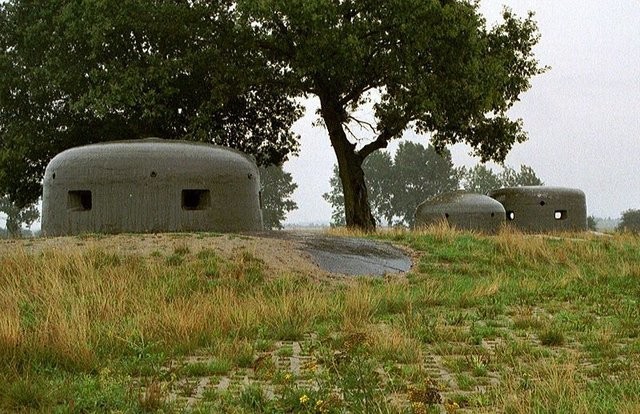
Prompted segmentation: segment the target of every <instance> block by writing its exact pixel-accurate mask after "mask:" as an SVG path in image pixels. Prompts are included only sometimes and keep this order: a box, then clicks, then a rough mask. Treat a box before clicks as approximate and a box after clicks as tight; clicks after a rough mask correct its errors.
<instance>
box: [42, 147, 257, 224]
mask: <svg viewBox="0 0 640 414" xmlns="http://www.w3.org/2000/svg"><path fill="white" fill-rule="evenodd" d="M261 229H262V213H261V210H260V177H259V172H258V168H257V167H256V165H255V162H254V161H253V160H252V159H251V158H250V157H248V156H246V155H244V154H242V153H241V152H239V151H235V150H232V149H229V148H225V147H219V146H215V145H210V144H202V143H194V142H187V141H169V140H162V139H157V138H149V139H143V140H133V141H115V142H107V143H102V144H93V145H87V146H83V147H77V148H71V149H68V150H66V151H64V152H62V153H60V154H58V155H57V156H55V157H54V158H53V159H52V160H51V162H50V163H49V165H48V166H47V168H46V170H45V175H44V182H43V198H42V230H43V233H44V234H45V235H47V236H58V235H73V234H81V233H94V232H95V233H122V232H141V233H151V232H174V231H251V230H261Z"/></svg>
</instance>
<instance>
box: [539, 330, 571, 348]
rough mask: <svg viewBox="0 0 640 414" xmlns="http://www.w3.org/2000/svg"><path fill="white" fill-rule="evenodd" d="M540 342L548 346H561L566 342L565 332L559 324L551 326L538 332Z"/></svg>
mask: <svg viewBox="0 0 640 414" xmlns="http://www.w3.org/2000/svg"><path fill="white" fill-rule="evenodd" d="M538 339H540V343H541V344H542V345H546V346H561V345H564V343H565V336H564V332H563V331H562V330H561V329H560V328H559V327H558V326H551V327H549V328H547V329H544V330H542V331H541V332H540V333H539V334H538Z"/></svg>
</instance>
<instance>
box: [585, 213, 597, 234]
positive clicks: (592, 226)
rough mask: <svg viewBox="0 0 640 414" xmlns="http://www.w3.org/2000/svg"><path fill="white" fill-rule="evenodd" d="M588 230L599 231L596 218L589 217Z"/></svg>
mask: <svg viewBox="0 0 640 414" xmlns="http://www.w3.org/2000/svg"><path fill="white" fill-rule="evenodd" d="M587 228H588V229H589V230H591V231H596V230H598V221H597V220H596V217H594V216H587Z"/></svg>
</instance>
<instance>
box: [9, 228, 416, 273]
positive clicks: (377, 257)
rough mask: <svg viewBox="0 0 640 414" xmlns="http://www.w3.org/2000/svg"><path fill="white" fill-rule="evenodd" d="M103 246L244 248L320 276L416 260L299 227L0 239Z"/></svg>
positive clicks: (17, 244) (380, 269)
mask: <svg viewBox="0 0 640 414" xmlns="http://www.w3.org/2000/svg"><path fill="white" fill-rule="evenodd" d="M73 249H76V250H80V251H81V250H88V249H101V250H105V251H109V252H112V253H117V254H122V255H141V256H149V255H153V254H158V253H159V254H161V255H162V256H168V255H170V254H172V253H173V252H175V251H177V250H185V249H186V250H188V251H189V252H191V253H198V252H200V251H202V250H205V249H208V250H213V251H215V252H216V253H218V254H219V255H220V256H222V257H227V258H230V257H233V256H234V255H235V254H236V253H237V252H238V251H240V250H244V251H247V252H248V253H250V254H251V255H252V256H253V257H256V258H257V259H259V260H261V261H263V262H264V264H265V265H266V267H267V270H268V271H270V272H273V273H274V274H279V273H289V272H290V273H296V274H304V275H309V276H313V277H316V278H322V279H324V278H332V279H336V278H340V279H341V278H344V277H345V275H356V274H359V275H385V274H389V273H402V272H404V271H407V270H409V268H410V267H411V260H410V259H409V258H408V257H406V256H405V255H404V253H403V252H402V251H401V250H399V249H397V248H395V247H393V246H391V245H389V244H388V243H383V242H377V241H372V240H361V239H356V238H345V237H335V236H326V235H323V234H308V233H296V232H264V233H259V234H217V233H162V234H119V235H109V236H106V235H86V236H73V237H51V238H36V239H23V240H0V255H3V254H7V253H8V252H10V251H17V250H22V251H24V252H26V253H28V254H37V253H40V252H44V251H55V250H65V251H69V250H73Z"/></svg>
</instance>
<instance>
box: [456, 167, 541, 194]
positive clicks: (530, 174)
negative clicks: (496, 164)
mask: <svg viewBox="0 0 640 414" xmlns="http://www.w3.org/2000/svg"><path fill="white" fill-rule="evenodd" d="M462 177H463V179H462V188H464V189H465V190H467V191H471V192H474V193H479V194H487V193H489V192H490V191H491V190H497V189H499V188H503V187H520V186H525V185H544V183H543V182H542V180H540V178H538V176H537V175H536V173H535V171H533V168H531V167H529V166H527V165H521V166H520V171H516V170H515V169H513V168H511V167H504V168H503V169H502V171H500V172H498V173H495V172H493V170H491V169H490V168H488V167H487V166H486V165H484V164H478V165H476V166H475V167H473V168H471V169H469V170H467V169H463V171H462Z"/></svg>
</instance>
